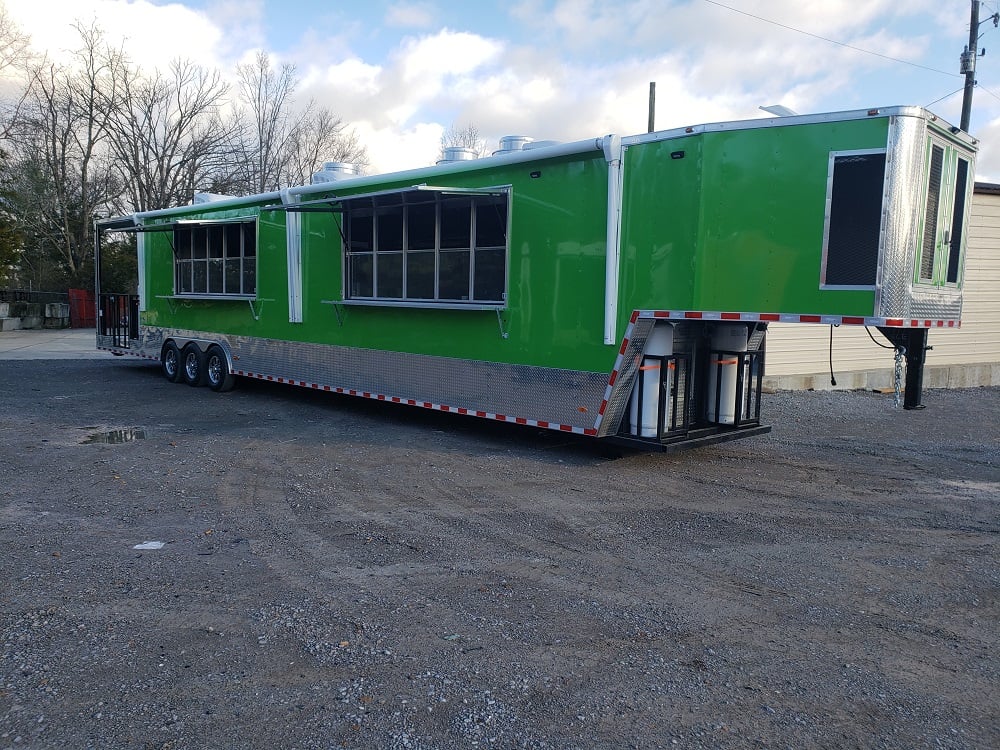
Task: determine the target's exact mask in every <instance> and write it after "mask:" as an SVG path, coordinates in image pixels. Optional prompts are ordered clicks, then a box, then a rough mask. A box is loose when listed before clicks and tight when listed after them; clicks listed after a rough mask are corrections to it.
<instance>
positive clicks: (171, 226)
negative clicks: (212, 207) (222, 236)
mask: <svg viewBox="0 0 1000 750" xmlns="http://www.w3.org/2000/svg"><path fill="white" fill-rule="evenodd" d="M255 221H257V217H256V216H235V217H232V218H229V219H180V220H178V221H168V222H165V223H163V224H136V223H134V222H133V221H132V220H131V219H128V220H117V219H116V220H112V221H109V222H103V221H102V222H98V227H99V228H100V229H102V230H104V231H107V232H132V233H139V232H172V231H174V230H175V229H193V228H196V227H203V226H220V225H228V224H253V223H254V222H255Z"/></svg>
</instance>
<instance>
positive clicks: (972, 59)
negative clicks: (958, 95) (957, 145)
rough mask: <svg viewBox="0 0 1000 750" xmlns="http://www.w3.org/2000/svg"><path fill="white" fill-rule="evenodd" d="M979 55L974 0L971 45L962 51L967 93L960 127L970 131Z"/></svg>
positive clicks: (973, 4) (976, 5)
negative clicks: (973, 91)
mask: <svg viewBox="0 0 1000 750" xmlns="http://www.w3.org/2000/svg"><path fill="white" fill-rule="evenodd" d="M978 56H979V0H972V15H971V16H970V18H969V46H968V47H966V48H965V51H964V52H963V53H962V72H963V73H965V95H964V96H963V97H962V122H961V123H960V125H959V127H961V128H962V130H964V131H965V132H966V133H968V132H969V119H970V118H971V116H972V90H973V89H974V88H975V87H976V58H977V57H978Z"/></svg>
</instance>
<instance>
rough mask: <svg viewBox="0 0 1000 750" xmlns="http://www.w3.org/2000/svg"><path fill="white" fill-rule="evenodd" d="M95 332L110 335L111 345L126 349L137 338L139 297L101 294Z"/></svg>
mask: <svg viewBox="0 0 1000 750" xmlns="http://www.w3.org/2000/svg"><path fill="white" fill-rule="evenodd" d="M100 305H101V310H100V316H99V319H98V321H97V332H98V333H99V334H100V335H101V336H111V337H112V339H113V341H112V343H113V345H114V346H116V347H118V348H120V349H128V348H129V341H131V340H133V339H137V338H139V297H138V295H135V294H102V295H101V298H100Z"/></svg>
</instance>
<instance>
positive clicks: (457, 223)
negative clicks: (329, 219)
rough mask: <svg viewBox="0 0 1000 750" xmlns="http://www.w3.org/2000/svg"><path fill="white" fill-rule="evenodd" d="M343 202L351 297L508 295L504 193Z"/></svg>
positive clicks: (486, 299)
mask: <svg viewBox="0 0 1000 750" xmlns="http://www.w3.org/2000/svg"><path fill="white" fill-rule="evenodd" d="M385 200H396V201H398V202H397V203H393V204H392V205H388V206H385V205H379V199H376V202H375V205H374V206H373V207H372V208H368V207H367V204H363V205H359V206H354V207H352V206H351V205H350V204H348V205H346V206H345V214H346V216H345V226H346V227H347V244H346V248H347V289H346V291H347V296H348V298H351V299H373V300H399V301H403V302H406V301H413V302H482V303H487V304H499V303H502V302H503V301H504V298H505V289H506V270H507V268H506V267H507V210H508V208H507V207H508V198H507V195H506V194H453V193H446V192H440V193H438V192H432V191H419V192H412V193H403V194H402V196H401V197H398V196H397V197H393V198H386V199H385Z"/></svg>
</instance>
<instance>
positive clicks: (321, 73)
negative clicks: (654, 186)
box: [0, 0, 1000, 181]
mask: <svg viewBox="0 0 1000 750" xmlns="http://www.w3.org/2000/svg"><path fill="white" fill-rule="evenodd" d="M0 1H4V2H5V5H6V7H7V9H8V12H9V13H10V15H11V16H12V18H13V19H14V20H15V22H17V23H18V24H19V25H20V27H21V29H22V30H23V31H25V32H26V33H28V34H29V35H30V36H31V38H32V41H33V45H34V46H35V48H36V49H37V50H38V51H40V52H46V53H48V54H49V55H50V56H51V57H52V58H54V59H60V57H65V55H66V53H67V51H68V50H69V49H71V48H72V47H73V46H74V45H75V32H74V31H73V24H74V22H82V23H84V24H90V23H92V22H96V23H97V25H99V26H100V27H101V28H102V29H103V30H104V31H105V32H106V33H107V35H108V38H109V40H112V41H115V42H116V43H121V44H122V45H124V48H125V49H126V51H127V52H128V53H129V55H130V56H131V57H132V59H133V60H135V61H136V62H138V63H140V64H142V65H146V66H150V67H164V68H165V67H166V65H167V64H168V63H169V62H170V60H171V59H175V58H178V57H181V58H187V59H191V60H194V61H195V62H198V63H200V64H203V65H206V66H211V67H215V68H218V69H220V70H221V71H223V73H224V74H225V75H227V76H232V75H233V72H234V71H235V68H236V65H238V64H239V63H240V62H246V61H249V60H251V59H252V58H253V57H254V55H255V54H256V52H257V51H258V50H264V51H266V52H268V53H269V54H270V55H271V57H272V60H273V61H274V62H275V63H278V64H281V63H292V64H294V65H295V66H296V68H297V71H298V74H299V76H300V78H301V83H300V86H299V89H298V91H297V94H296V95H297V97H298V100H299V101H300V102H301V103H304V102H306V101H308V100H309V99H310V98H312V99H315V100H316V101H317V102H318V103H320V104H322V105H324V106H327V107H329V108H330V109H332V110H333V111H334V112H335V113H336V114H338V115H339V116H340V117H341V118H343V119H344V120H345V121H346V122H349V123H350V124H351V127H353V128H354V129H355V130H356V132H357V133H358V135H359V137H360V139H361V141H362V143H363V144H364V145H365V146H366V147H367V148H368V152H369V156H370V160H371V164H370V167H369V171H371V172H388V171H395V170H400V169H409V168H414V167H419V166H425V165H428V164H432V163H433V162H434V160H435V159H436V158H437V155H438V152H439V148H440V141H441V136H442V133H443V132H444V131H445V130H447V129H448V128H450V127H453V126H455V127H459V128H461V127H464V126H466V125H470V124H471V125H474V126H475V127H476V128H477V129H478V130H479V132H480V133H481V134H482V135H483V136H484V137H485V138H486V139H487V141H488V146H489V148H490V149H495V148H497V142H498V140H499V138H500V137H501V136H503V135H514V134H517V135H528V136H531V137H534V138H536V139H546V140H549V139H552V140H560V141H572V140H579V139H583V138H590V137H595V136H600V135H604V134H606V133H618V134H620V135H631V134H635V133H642V132H645V131H646V127H647V118H648V103H649V83H650V82H651V81H655V82H656V109H655V125H656V128H657V129H658V130H663V129H669V128H674V127H681V126H686V125H695V124H700V123H708V122H718V121H725V120H737V119H749V118H755V117H765V116H769V115H766V114H765V113H764V112H762V111H760V107H761V106H767V105H775V104H780V105H783V106H785V107H788V108H789V109H791V110H794V111H795V112H798V113H801V114H811V113H819V112H833V111H840V110H850V109H862V108H863V109H868V108H870V107H883V106H891V105H918V106H926V107H928V108H929V109H931V110H932V111H933V112H935V113H936V114H938V115H940V116H941V117H943V118H944V119H945V120H948V121H949V122H951V123H953V124H958V123H959V121H960V119H961V118H960V113H961V107H962V87H963V85H964V77H963V76H961V75H960V74H959V56H960V54H961V52H962V49H963V48H964V47H965V45H966V44H967V43H968V38H969V15H970V0H864V2H859V1H858V0H719V1H718V2H717V1H716V0H618V2H615V3H608V2H598V1H597V0H507V2H486V1H484V0H457V1H456V0H366V1H365V2H360V1H359V0H339V1H338V0H294V1H293V0H282V1H281V2H276V1H274V0H179V1H173V2H168V1H167V0H0ZM998 10H1000V0H984V2H983V3H982V5H981V11H980V18H981V19H990V16H992V14H993V13H994V12H997V11H998ZM979 31H980V34H981V36H980V40H979V47H980V49H982V48H985V49H986V50H987V54H986V55H985V56H982V57H979V58H978V62H977V78H978V84H979V85H978V86H977V88H976V91H975V96H974V99H973V110H972V120H971V126H970V131H971V133H972V134H973V135H974V136H975V137H977V138H979V139H981V141H982V144H981V151H980V157H979V161H978V166H977V177H978V179H982V180H990V181H998V180H1000V29H997V28H994V26H993V23H992V20H986V22H984V23H982V24H981V25H980V29H979Z"/></svg>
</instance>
